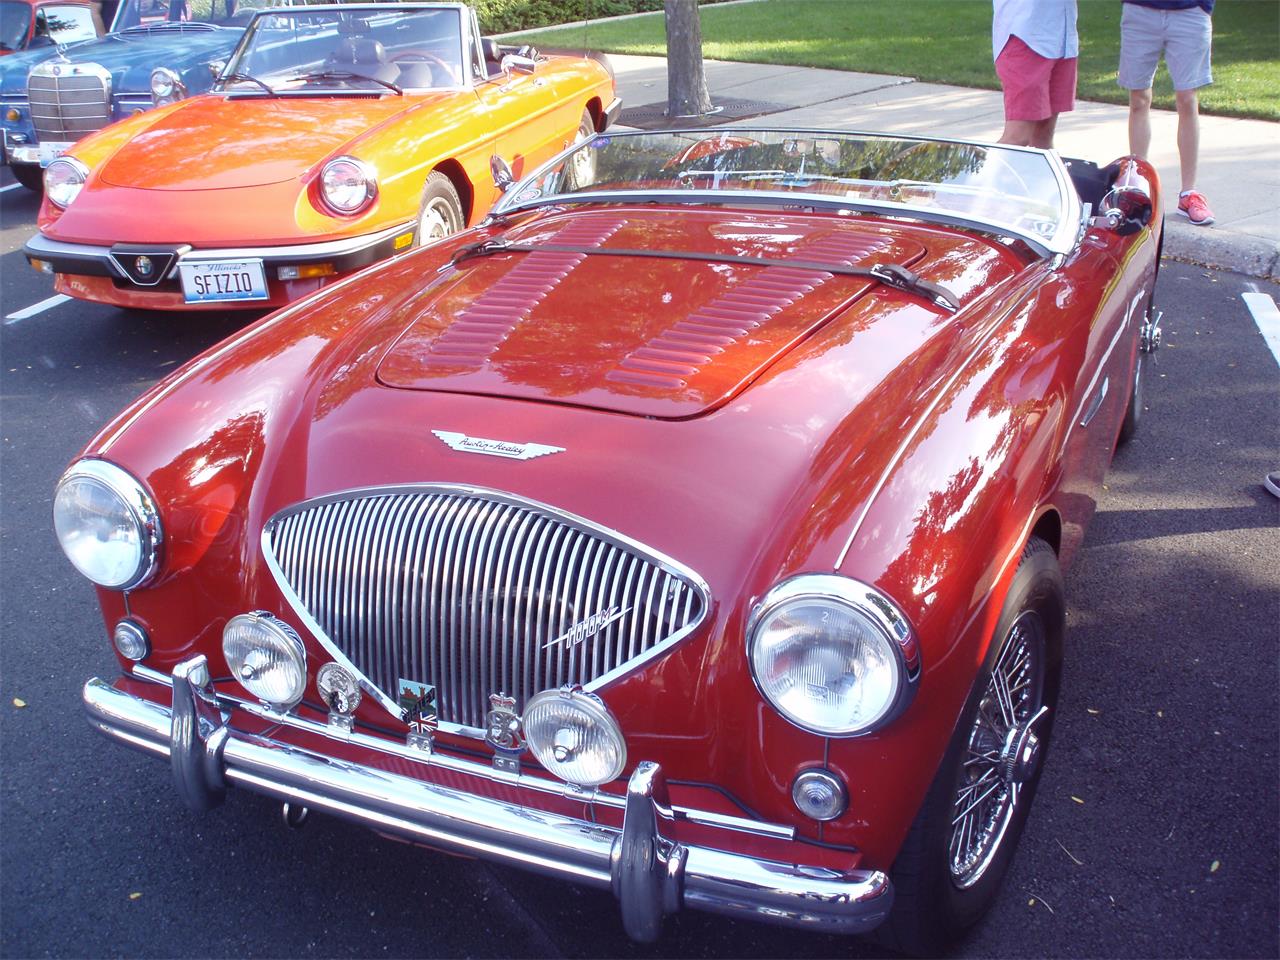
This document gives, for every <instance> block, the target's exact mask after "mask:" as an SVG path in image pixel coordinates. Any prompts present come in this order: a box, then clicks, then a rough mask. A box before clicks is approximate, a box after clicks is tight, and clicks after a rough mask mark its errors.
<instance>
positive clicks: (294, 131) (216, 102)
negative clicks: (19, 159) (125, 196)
mask: <svg viewBox="0 0 1280 960" xmlns="http://www.w3.org/2000/svg"><path fill="white" fill-rule="evenodd" d="M426 99H428V100H430V99H438V96H434V95H433V96H431V97H428V98H426ZM423 100H424V98H423V97H421V96H413V97H407V96H406V97H368V98H365V97H295V98H283V97H281V98H275V99H262V100H258V99H250V98H238V99H227V98H225V97H220V96H207V97H196V98H194V99H192V100H190V101H188V102H187V103H186V104H185V105H184V106H183V107H182V108H181V109H179V110H174V111H173V112H172V113H170V114H169V115H168V116H166V117H165V118H164V119H162V120H160V121H159V122H157V123H156V124H154V125H152V126H151V127H148V128H147V129H146V130H145V131H143V132H142V133H140V134H138V135H137V136H136V137H134V138H133V139H131V140H129V141H128V142H127V143H126V144H125V145H124V146H123V147H121V148H120V149H119V150H118V151H117V152H116V153H115V154H114V155H113V156H112V157H111V159H110V160H109V161H108V162H107V164H106V165H105V166H104V167H103V169H102V173H101V175H100V176H101V178H102V180H103V182H104V183H109V184H111V185H113V186H117V187H138V188H143V189H148V190H224V189H227V188H232V187H254V186H262V185H265V184H271V183H280V182H282V181H285V180H291V179H294V178H296V177H298V176H300V175H301V174H303V173H304V172H306V171H307V170H309V169H310V168H311V167H312V166H314V165H315V164H316V163H318V162H319V161H321V160H323V159H324V158H325V157H327V156H329V155H330V154H332V153H333V152H335V151H336V150H338V149H340V148H341V147H342V146H343V145H344V144H346V143H348V142H350V141H351V140H354V139H355V138H356V137H359V136H360V135H361V134H363V133H365V132H366V131H368V130H370V129H372V128H373V127H375V126H377V125H378V124H381V123H383V122H385V121H387V120H389V119H391V118H392V117H395V116H398V115H399V114H401V113H404V112H405V111H407V110H409V109H412V108H414V107H416V106H419V105H421V104H422V103H423Z"/></svg>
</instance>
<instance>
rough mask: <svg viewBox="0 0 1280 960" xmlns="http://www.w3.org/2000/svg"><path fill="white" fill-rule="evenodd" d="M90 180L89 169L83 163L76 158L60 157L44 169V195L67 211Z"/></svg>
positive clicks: (56, 205)
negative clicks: (85, 183)
mask: <svg viewBox="0 0 1280 960" xmlns="http://www.w3.org/2000/svg"><path fill="white" fill-rule="evenodd" d="M88 179H89V168H88V167H86V166H85V165H84V164H83V163H81V162H80V161H79V160H77V159H76V158H75V157H59V158H58V159H57V160H54V161H53V162H52V163H50V164H49V166H47V167H45V168H44V195H45V196H46V197H48V198H49V202H50V203H52V204H53V205H54V206H55V207H61V208H62V209H64V210H65V209H66V208H67V206H68V205H69V204H70V203H71V201H72V200H74V199H75V198H76V197H77V196H79V195H80V188H81V187H83V186H84V182H85V181H86V180H88Z"/></svg>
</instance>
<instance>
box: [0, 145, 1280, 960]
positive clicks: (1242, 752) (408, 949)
mask: <svg viewBox="0 0 1280 960" xmlns="http://www.w3.org/2000/svg"><path fill="white" fill-rule="evenodd" d="M10 182H11V180H10V178H9V175H8V171H7V170H6V171H3V175H2V179H0V187H3V186H4V185H6V184H8V183H10ZM35 215H36V202H35V199H34V197H33V196H32V195H30V194H28V193H27V192H26V191H24V190H21V189H15V190H9V191H5V192H2V193H0V300H2V308H0V316H3V317H4V318H5V319H4V320H3V325H2V326H0V490H2V491H3V494H2V496H3V502H2V505H0V584H3V591H2V595H0V601H2V609H0V955H3V956H5V957H43V956H56V957H78V956H139V957H151V956H157V957H159V956H181V957H204V956H274V957H302V956H358V957H381V956H482V957H488V956H494V957H500V956H572V957H591V956H691V957H734V956H795V957H814V956H850V955H851V956H864V955H865V956H872V955H876V954H877V953H878V951H877V948H875V947H874V946H873V945H871V944H867V943H864V942H860V941H846V940H840V939H834V938H828V937H819V936H810V935H804V934H799V933H796V932H794V931H783V930H777V929H773V928H769V927H764V926H758V925H755V924H748V923H736V922H730V921H727V920H725V919H722V918H718V917H711V916H705V915H696V914H686V915H683V916H680V917H677V918H675V919H673V920H672V921H671V922H670V923H669V926H668V929H667V935H666V937H665V939H664V940H662V941H661V942H660V943H658V944H657V945H655V946H652V947H644V948H642V947H637V946H634V945H632V944H630V943H628V942H627V941H626V939H625V938H624V936H623V934H622V932H621V927H620V924H619V922H618V920H617V916H616V911H615V908H614V905H613V902H612V899H611V898H610V897H609V896H608V895H606V894H602V893H597V892H594V891H584V890H580V889H576V888H571V887H568V886H565V885H562V884H558V883H553V882H549V881H545V880H542V879H539V878H535V877H532V876H527V875H523V874H518V873H511V872H506V871H503V870H500V869H495V868H491V867H488V866H485V865H483V864H480V863H478V862H475V861H469V860H463V859H458V858H453V857H448V856H445V855H442V854H438V853H432V852H428V851H423V850H419V849H417V848H414V847H411V846H408V845H404V844H398V843H394V842H391V841H388V840H384V839H381V838H379V837H376V836H374V835H372V834H370V833H368V832H366V831H364V830H362V829H359V828H356V827H353V826H349V825H347V824H345V823H342V822H339V821H336V820H332V819H327V818H324V817H319V816H317V817H313V818H312V819H311V822H310V823H309V824H308V826H307V827H306V829H304V830H302V831H299V832H289V831H286V830H285V829H283V828H282V827H281V826H280V818H279V815H278V809H277V807H276V805H274V804H272V803H271V802H268V801H267V800H265V799H262V798H258V797H255V796H252V795H248V794H236V793H233V794H232V795H231V796H230V797H229V798H228V802H227V803H226V804H225V805H223V806H222V807H220V808H219V809H217V810H215V811H214V812H213V813H211V814H209V815H206V816H204V817H203V818H200V817H197V816H195V815H193V814H191V813H189V812H187V810H186V809H185V808H184V807H182V806H181V804H180V802H179V801H178V799H177V797H176V795H175V794H174V791H173V789H172V786H171V781H170V774H169V770H168V769H167V767H166V766H164V765H163V764H161V763H159V762H157V761H154V760H152V759H150V758H147V757H144V756H142V755H141V754H137V753H133V752H130V751H127V750H125V749H123V748H121V747H118V746H115V745H112V744H109V743H107V742H106V741H105V740H103V739H101V738H99V737H98V736H97V735H96V734H93V733H91V732H90V730H89V729H88V727H87V725H86V724H85V721H84V718H83V715H82V713H81V709H80V704H79V696H80V688H81V685H82V684H83V682H84V680H85V679H86V678H87V677H89V676H91V675H94V674H102V675H111V674H113V673H114V671H115V669H116V667H115V661H114V659H113V657H112V656H111V655H110V653H109V647H108V641H107V639H106V637H105V634H104V630H103V626H102V622H101V619H100V617H99V615H98V613H97V608H96V605H95V603H94V599H93V595H92V592H91V590H90V589H89V587H88V585H87V584H86V583H85V582H84V581H83V580H82V579H81V578H79V576H78V575H76V574H75V573H74V571H73V570H72V568H71V566H70V565H69V564H68V563H67V562H66V561H65V560H64V559H63V557H62V555H61V553H60V551H59V550H58V547H57V545H56V543H55V541H54V538H53V534H52V530H51V525H50V521H49V511H50V502H51V495H52V490H53V485H54V483H55V481H56V479H57V477H58V475H59V474H60V473H61V471H62V470H63V468H64V467H65V465H66V463H67V461H68V460H69V459H70V458H71V457H73V456H74V455H75V454H76V452H77V451H78V450H79V449H80V447H81V446H82V445H83V444H84V443H85V442H86V441H87V440H88V439H89V438H90V437H91V436H92V435H93V434H94V433H95V432H96V431H97V429H98V428H99V427H100V426H101V425H102V424H103V423H105V422H106V421H107V420H108V419H110V417H111V416H112V415H113V414H114V413H115V412H116V411H117V410H119V409H120V408H121V407H122V406H124V405H125V404H126V403H127V402H128V401H129V400H131V399H132V398H133V397H135V396H136V395H137V394H138V393H140V392H141V391H142V390H144V389H145V388H146V387H148V386H149V385H150V384H152V383H153V382H155V381H156V380H157V379H159V378H161V377H163V376H164V375H165V374H166V373H167V372H168V371H170V370H172V369H173V368H174V367H176V366H177V365H179V364H181V363H182V362H184V361H185V360H187V359H188V358H190V357H191V356H193V355H195V354H196V353H198V352H199V351H200V350H202V349H204V348H205V347H207V346H209V345H211V344H213V343H215V342H217V341H218V340H219V339H221V338H222V337H224V336H226V335H227V334H229V333H231V332H233V331H235V330H237V329H239V328H240V327H241V326H242V325H243V324H244V323H245V322H247V319H248V318H247V317H246V316H244V315H237V314H226V315H211V314H200V315H181V314H173V315H158V314H145V315H144V314H137V313H129V312H125V311H120V310H116V309H113V308H107V307H102V306H97V305H91V304H84V303H81V302H78V301H63V302H54V303H52V304H47V305H46V306H45V308H44V309H42V310H40V311H38V312H33V313H32V312H28V311H27V309H26V308H29V307H35V306H38V305H41V304H45V302H46V301H47V300H48V298H50V297H51V296H52V290H51V285H50V282H49V279H48V278H47V277H45V276H41V275H38V274H36V273H34V272H33V271H31V270H30V269H28V268H27V266H26V263H25V261H24V260H23V258H22V255H21V253H20V252H19V251H20V248H21V245H22V243H23V242H24V241H25V240H26V239H27V238H28V237H29V236H30V235H31V233H32V231H33V230H34V222H35ZM1251 289H1257V290H1260V291H1262V292H1265V293H1269V294H1271V295H1272V296H1275V297H1278V298H1280V288H1277V287H1276V286H1275V285H1270V284H1267V283H1265V282H1261V281H1252V280H1249V279H1247V278H1244V277H1241V276H1236V275H1233V274H1230V273H1224V272H1216V271H1210V270H1206V269H1203V268H1199V267H1195V266H1188V265H1185V264H1177V263H1168V264H1166V266H1165V269H1164V271H1163V272H1162V275H1161V280H1160V285H1159V288H1158V291H1157V303H1158V305H1159V306H1160V307H1162V308H1163V310H1164V311H1165V315H1164V338H1165V348H1164V349H1163V350H1162V351H1161V352H1160V353H1159V355H1158V364H1157V366H1156V367H1155V368H1154V376H1152V377H1151V380H1150V382H1149V386H1148V394H1147V399H1148V404H1149V409H1148V411H1147V415H1146V418H1145V420H1144V421H1143V424H1142V428H1141V432H1140V434H1139V436H1138V437H1137V439H1136V440H1135V441H1134V443H1133V444H1132V445H1130V446H1129V447H1126V448H1125V449H1123V450H1121V451H1120V452H1118V453H1117V455H1116V458H1115V461H1114V463H1113V466H1112V470H1111V473H1110V475H1109V479H1108V484H1107V490H1106V493H1105V496H1104V498H1103V500H1102V502H1101V503H1100V504H1099V508H1098V516H1097V518H1096V519H1095V521H1094V523H1093V526H1092V527H1091V529H1090V531H1089V535H1088V538H1087V542H1086V548H1085V549H1084V551H1083V553H1082V555H1081V556H1080V558H1079V560H1078V561H1077V563H1076V564H1075V566H1073V568H1072V569H1071V570H1070V571H1069V573H1068V580H1067V585H1068V597H1069V600H1070V613H1069V636H1068V653H1067V661H1066V675H1065V678H1064V686H1063V694H1062V700H1061V703H1060V714H1059V720H1058V726H1057V729H1056V733H1055V743H1054V746H1053V750H1052V751H1051V753H1050V756H1049V760H1048V767H1047V770H1046V773H1045V777H1044V781H1043V783H1042V785H1041V788H1040V793H1039V797H1038V800H1037V804H1036V808H1035V810H1034V811H1033V813H1032V816H1031V820H1030V823H1029V825H1028V828H1027V832H1026V834H1025V835H1024V837H1023V841H1022V846H1021V848H1020V851H1019V853H1018V856H1017V859H1016V861H1015V863H1014V866H1013V870H1012V872H1011V874H1010V876H1009V878H1008V881H1007V883H1006V886H1005V889H1004V891H1003V895H1002V897H1001V899H1000V901H999V903H998V905H997V907H996V909H995V910H994V911H993V913H992V914H991V915H990V917H989V918H988V919H987V920H986V921H985V923H984V924H983V925H982V926H981V927H979V928H978V929H977V930H976V931H975V933H974V935H973V936H972V938H971V939H970V940H969V941H968V942H967V943H965V944H964V945H962V947H961V948H960V949H959V951H958V955H960V956H974V957H987V956H1001V957H1003V956H1011V957H1012V956H1072V957H1096V956H1125V957H1131V956H1132V957H1151V956H1195V957H1275V956H1280V933H1278V930H1280V908H1278V906H1277V904H1278V903H1280V866H1278V859H1280V857H1278V850H1280V836H1278V825H1280V815H1278V812H1277V811H1278V809H1280V805H1278V803H1277V800H1278V787H1277V784H1278V782H1280V777H1278V776H1277V774H1278V772H1280V766H1278V764H1277V743H1278V740H1280V737H1278V736H1277V734H1278V733H1280V716H1278V711H1277V700H1278V694H1277V670H1276V665H1277V641H1278V640H1280V501H1277V500H1276V499H1275V498H1273V497H1271V496H1270V495H1269V494H1267V493H1266V492H1265V491H1264V490H1263V488H1262V487H1261V485H1260V480H1261V477H1262V475H1263V474H1265V473H1266V472H1267V471H1268V470H1274V469H1276V468H1277V467H1280V368H1278V367H1277V361H1276V358H1275V357H1274V356H1273V354H1272V353H1271V352H1270V351H1269V350H1268V348H1267V346H1266V344H1265V343H1264V340H1263V337H1262V336H1261V335H1260V333H1259V331H1258V328H1257V326H1256V325H1255V324H1254V321H1253V320H1252V319H1251V317H1250V315H1249V313H1248V311H1247V310H1246V308H1245V306H1244V304H1243V303H1242V302H1241V300H1240V295H1241V294H1242V293H1243V292H1245V291H1247V290H1251ZM10 318H15V319H10ZM19 702H21V703H22V704H23V705H22V706H19V705H18V703H19Z"/></svg>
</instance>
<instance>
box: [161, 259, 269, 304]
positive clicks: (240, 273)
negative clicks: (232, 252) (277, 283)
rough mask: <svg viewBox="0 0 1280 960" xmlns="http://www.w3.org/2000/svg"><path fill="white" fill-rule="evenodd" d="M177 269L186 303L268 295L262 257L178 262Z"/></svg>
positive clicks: (256, 297)
mask: <svg viewBox="0 0 1280 960" xmlns="http://www.w3.org/2000/svg"><path fill="white" fill-rule="evenodd" d="M178 273H179V274H180V275H181V277H182V295H183V297H184V299H185V300H186V301H187V303H209V302H212V301H224V300H265V299H267V278H266V274H265V273H264V272H263V270H262V261H261V260H234V261H232V260H228V261H223V262H220V263H180V264H178Z"/></svg>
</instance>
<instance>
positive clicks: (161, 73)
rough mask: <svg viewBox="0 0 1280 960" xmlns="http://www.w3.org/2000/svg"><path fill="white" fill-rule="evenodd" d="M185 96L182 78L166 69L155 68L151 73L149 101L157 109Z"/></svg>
mask: <svg viewBox="0 0 1280 960" xmlns="http://www.w3.org/2000/svg"><path fill="white" fill-rule="evenodd" d="M186 95H187V87H186V84H184V83H183V82H182V78H181V77H180V76H178V74H177V73H175V72H174V71H173V70H170V69H169V68H168V67H156V68H155V69H154V70H152V71H151V100H152V101H153V102H154V103H155V105H156V106H157V107H162V106H164V105H165V104H166V103H174V102H176V101H178V100H181V99H182V98H183V97H185V96H186Z"/></svg>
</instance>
